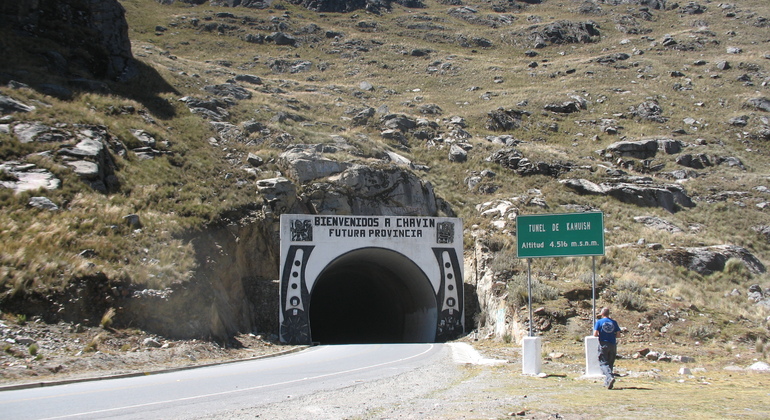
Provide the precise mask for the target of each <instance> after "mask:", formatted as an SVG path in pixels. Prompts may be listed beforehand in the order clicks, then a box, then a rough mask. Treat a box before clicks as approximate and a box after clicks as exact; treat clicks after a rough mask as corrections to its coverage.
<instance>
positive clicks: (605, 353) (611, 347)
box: [599, 341, 618, 385]
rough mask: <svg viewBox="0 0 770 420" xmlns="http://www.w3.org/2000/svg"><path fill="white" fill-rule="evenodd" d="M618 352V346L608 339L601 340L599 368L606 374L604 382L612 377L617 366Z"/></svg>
mask: <svg viewBox="0 0 770 420" xmlns="http://www.w3.org/2000/svg"><path fill="white" fill-rule="evenodd" d="M617 354H618V346H617V344H614V343H609V342H607V341H600V342H599V368H600V369H601V370H602V373H603V374H604V384H605V385H606V384H608V383H609V382H610V380H611V379H612V370H613V369H614V368H615V356H616V355H617Z"/></svg>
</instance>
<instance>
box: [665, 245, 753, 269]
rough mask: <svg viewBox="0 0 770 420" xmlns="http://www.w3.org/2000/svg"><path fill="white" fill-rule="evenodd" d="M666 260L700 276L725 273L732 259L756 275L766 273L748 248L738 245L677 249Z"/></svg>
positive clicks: (671, 251)
mask: <svg viewBox="0 0 770 420" xmlns="http://www.w3.org/2000/svg"><path fill="white" fill-rule="evenodd" d="M666 258H667V260H668V261H669V262H671V263H672V264H675V265H679V266H682V267H686V268H687V269H689V270H692V271H695V272H697V273H699V274H703V275H708V274H712V273H714V272H717V271H723V270H724V269H725V264H726V263H727V261H728V260H729V259H731V258H734V259H738V260H740V261H741V262H742V263H743V265H744V266H746V268H747V269H748V270H749V271H750V272H752V273H755V274H761V273H764V272H765V271H767V270H766V268H765V266H764V264H762V262H761V261H759V259H758V258H757V257H755V256H754V255H753V254H752V253H751V252H749V250H747V249H746V248H743V247H740V246H737V245H715V246H709V247H697V248H676V249H672V250H669V251H668V252H667V255H666Z"/></svg>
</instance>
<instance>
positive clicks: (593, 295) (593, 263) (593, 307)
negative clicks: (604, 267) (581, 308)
mask: <svg viewBox="0 0 770 420" xmlns="http://www.w3.org/2000/svg"><path fill="white" fill-rule="evenodd" d="M591 266H592V269H593V273H594V274H593V277H591V310H592V312H593V314H594V316H593V322H592V323H591V328H593V327H594V325H596V256H592V257H591Z"/></svg>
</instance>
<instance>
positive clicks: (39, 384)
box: [0, 346, 310, 392]
mask: <svg viewBox="0 0 770 420" xmlns="http://www.w3.org/2000/svg"><path fill="white" fill-rule="evenodd" d="M307 348H310V346H296V347H293V348H291V349H288V350H284V351H280V352H278V353H273V354H265V355H262V356H255V357H249V358H247V359H234V360H225V361H222V362H215V363H207V364H203V365H193V366H182V367H175V368H168V369H158V370H153V371H148V372H131V373H124V374H120V375H106V376H94V377H86V378H77V379H62V380H59V381H55V380H54V381H43V382H30V383H24V384H16V385H5V386H0V392H3V391H16V390H21V389H31V388H42V387H47V386H58V385H68V384H74V383H79V382H89V381H104V380H107V379H122V378H135V377H137V376H149V375H160V374H164V373H172V372H179V371H183V370H191V369H198V368H204V367H210V366H219V365H227V364H231V363H239V362H248V361H252V360H259V359H267V358H270V357H277V356H284V355H287V354H291V353H296V352H299V351H302V350H305V349H307Z"/></svg>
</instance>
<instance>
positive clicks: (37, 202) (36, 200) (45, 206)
mask: <svg viewBox="0 0 770 420" xmlns="http://www.w3.org/2000/svg"><path fill="white" fill-rule="evenodd" d="M28 204H29V206H30V207H35V208H38V209H41V210H50V211H56V210H59V206H57V205H56V203H54V202H53V201H51V200H50V199H49V198H48V197H32V198H30V199H29V203H28Z"/></svg>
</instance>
